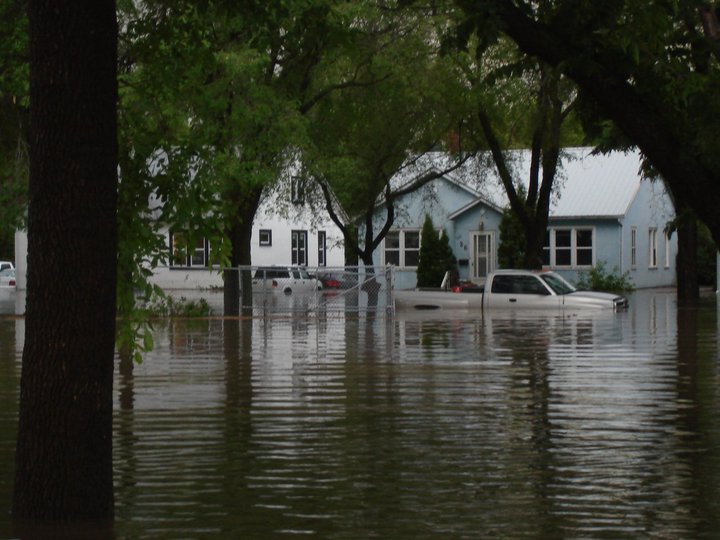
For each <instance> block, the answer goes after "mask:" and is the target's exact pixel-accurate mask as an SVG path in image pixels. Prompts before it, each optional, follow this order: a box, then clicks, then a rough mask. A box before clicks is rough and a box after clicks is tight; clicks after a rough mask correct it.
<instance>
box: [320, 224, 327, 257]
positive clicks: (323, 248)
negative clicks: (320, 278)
mask: <svg viewBox="0 0 720 540" xmlns="http://www.w3.org/2000/svg"><path fill="white" fill-rule="evenodd" d="M326 244H327V236H326V234H325V231H318V266H327V245H326Z"/></svg>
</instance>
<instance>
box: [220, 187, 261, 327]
mask: <svg viewBox="0 0 720 540" xmlns="http://www.w3.org/2000/svg"><path fill="white" fill-rule="evenodd" d="M262 191H263V190H262V187H256V188H253V189H252V190H251V191H250V193H245V194H237V193H236V194H235V196H234V197H233V198H232V200H233V201H234V203H233V208H232V212H233V216H234V217H233V223H232V225H231V227H230V230H229V231H228V235H227V236H228V239H229V240H230V244H231V246H230V250H231V253H230V266H231V267H232V268H231V269H230V270H225V272H224V273H223V278H224V288H223V312H224V314H225V316H226V317H234V316H237V315H239V314H240V297H241V294H242V293H243V292H245V291H250V292H249V294H242V299H243V301H242V308H243V313H245V312H248V313H252V307H253V304H252V274H251V273H250V272H249V271H247V269H244V271H243V270H238V267H241V266H248V267H249V266H250V265H251V264H252V226H253V221H254V219H255V213H256V212H257V209H258V206H259V205H260V198H261V197H262Z"/></svg>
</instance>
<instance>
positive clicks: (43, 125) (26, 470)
mask: <svg viewBox="0 0 720 540" xmlns="http://www.w3.org/2000/svg"><path fill="white" fill-rule="evenodd" d="M28 13H29V19H30V103H31V109H32V117H31V126H30V204H29V210H28V212H29V214H28V292H27V304H26V325H25V348H24V351H23V366H22V378H21V385H20V413H19V427H18V438H17V453H16V477H15V492H14V498H13V508H12V512H13V516H14V517H15V518H16V519H17V520H19V521H21V522H22V521H27V520H30V521H36V520H63V521H76V520H103V519H110V518H112V516H113V476H112V388H113V355H114V344H115V315H116V314H115V306H116V290H115V287H116V260H117V224H116V217H115V216H116V209H117V124H116V118H117V115H116V108H117V76H116V58H117V51H116V46H117V24H116V19H115V3H114V2H113V1H108V0H79V1H77V2H57V1H55V2H52V1H41V0H30V2H29V4H28Z"/></svg>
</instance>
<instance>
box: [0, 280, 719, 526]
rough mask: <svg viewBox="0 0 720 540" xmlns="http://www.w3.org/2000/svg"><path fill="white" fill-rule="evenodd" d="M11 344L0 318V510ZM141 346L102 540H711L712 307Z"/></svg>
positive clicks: (715, 492) (284, 322) (714, 489)
mask: <svg viewBox="0 0 720 540" xmlns="http://www.w3.org/2000/svg"><path fill="white" fill-rule="evenodd" d="M23 326H24V324H23V321H22V319H14V318H5V319H0V508H2V509H7V508H9V504H10V503H9V501H10V496H11V493H10V491H11V485H12V460H13V457H12V456H13V452H14V446H13V445H14V443H13V438H14V430H15V425H16V410H17V403H16V401H17V385H18V380H19V369H20V360H19V358H20V351H21V348H22V336H23V330H24V328H23ZM156 342H157V343H156V345H157V348H156V350H155V351H154V352H153V353H152V354H149V355H148V356H147V358H146V359H145V361H144V363H143V364H141V365H139V366H134V368H133V366H132V365H130V364H127V363H124V362H118V366H117V370H116V378H115V396H116V399H115V419H114V433H115V439H114V452H115V456H114V457H115V485H116V488H115V493H116V495H115V496H116V513H117V518H116V523H115V537H116V538H118V539H135V538H138V539H164V538H184V539H191V538H192V539H194V538H198V539H200V538H203V539H204V538H208V539H209V538H213V539H216V538H232V539H235V538H243V539H275V538H293V539H299V538H328V539H356V538H363V539H364V538H383V539H411V538H412V539H421V538H443V539H445V538H472V539H474V538H553V539H554V538H658V539H671V538H672V539H675V538H718V537H720V414H718V413H720V360H719V359H718V319H717V309H716V305H715V297H714V295H713V296H712V297H708V298H706V299H705V301H704V302H703V304H702V305H701V306H700V307H699V308H697V309H683V310H678V308H677V306H676V303H675V299H674V295H673V292H672V291H639V292H637V293H634V294H633V295H632V296H631V308H630V310H629V311H628V312H625V313H593V314H586V315H585V314H584V315H578V314H575V315H562V314H535V315H532V316H531V315H521V314H512V313H505V314H498V313H496V314H493V315H492V316H485V317H484V318H483V317H474V316H470V315H461V314H452V313H444V312H432V313H422V314H408V315H405V314H398V315H397V316H396V317H394V318H393V317H387V316H385V314H376V315H375V316H367V315H362V314H357V313H355V314H347V315H344V314H333V315H332V316H329V315H328V316H318V315H315V314H314V315H311V316H301V315H294V316H287V317H280V316H278V317H268V318H255V319H249V320H242V321H237V320H222V319H209V320H194V321H193V320H177V321H169V322H167V323H165V324H162V325H160V326H158V328H157V336H156ZM7 521H8V520H7V512H6V510H3V514H2V515H0V537H2V538H5V537H8V536H10V534H11V533H10V532H9V531H10V528H9V525H8V524H7Z"/></svg>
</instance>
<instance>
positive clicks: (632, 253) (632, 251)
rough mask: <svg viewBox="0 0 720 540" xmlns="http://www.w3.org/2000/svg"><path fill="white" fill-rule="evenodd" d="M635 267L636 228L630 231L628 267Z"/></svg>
mask: <svg viewBox="0 0 720 540" xmlns="http://www.w3.org/2000/svg"><path fill="white" fill-rule="evenodd" d="M636 266H637V227H633V228H632V229H630V267H631V268H635V267H636Z"/></svg>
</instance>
